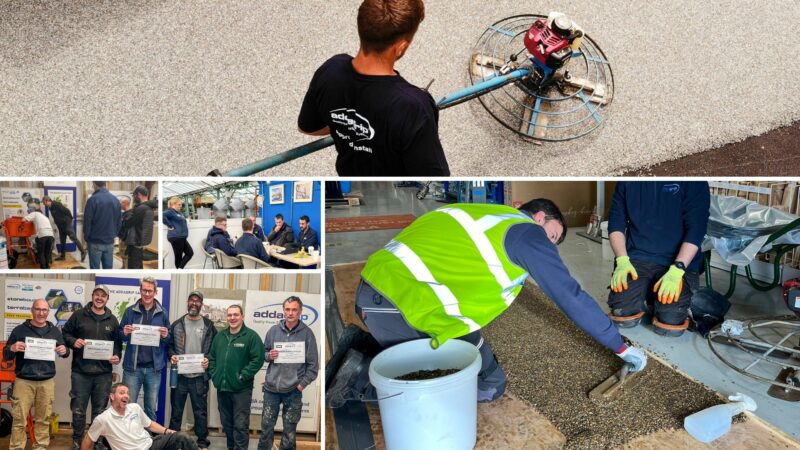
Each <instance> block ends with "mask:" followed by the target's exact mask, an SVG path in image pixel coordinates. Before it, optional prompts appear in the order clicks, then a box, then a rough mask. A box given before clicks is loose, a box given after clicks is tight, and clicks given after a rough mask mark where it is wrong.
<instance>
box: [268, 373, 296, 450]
mask: <svg viewBox="0 0 800 450" xmlns="http://www.w3.org/2000/svg"><path fill="white" fill-rule="evenodd" d="M281 404H283V431H282V432H281V447H280V450H295V449H296V448H297V442H296V441H297V423H298V422H300V415H301V414H302V413H303V393H302V392H300V391H299V390H298V389H297V388H295V389H294V390H292V392H287V393H285V394H282V393H280V392H270V391H268V390H266V389H265V390H264V410H263V412H262V414H261V437H260V438H259V439H258V450H272V444H273V441H274V440H275V424H276V423H278V410H279V409H280V407H281Z"/></svg>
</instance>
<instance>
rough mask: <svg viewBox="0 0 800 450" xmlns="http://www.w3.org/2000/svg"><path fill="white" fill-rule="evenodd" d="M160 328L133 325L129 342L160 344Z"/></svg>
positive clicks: (149, 344)
mask: <svg viewBox="0 0 800 450" xmlns="http://www.w3.org/2000/svg"><path fill="white" fill-rule="evenodd" d="M160 328H161V327H156V326H153V325H133V334H131V344H133V345H145V346H148V347H158V346H159V344H161V331H160V330H159V329H160Z"/></svg>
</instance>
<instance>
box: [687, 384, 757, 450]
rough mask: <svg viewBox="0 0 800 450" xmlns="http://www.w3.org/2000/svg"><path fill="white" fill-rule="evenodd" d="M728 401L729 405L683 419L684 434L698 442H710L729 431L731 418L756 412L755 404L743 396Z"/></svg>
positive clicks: (718, 406) (731, 397) (711, 408)
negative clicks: (747, 412)
mask: <svg viewBox="0 0 800 450" xmlns="http://www.w3.org/2000/svg"><path fill="white" fill-rule="evenodd" d="M728 400H730V401H731V403H725V404H722V405H715V406H712V407H710V408H706V409H704V410H702V411H700V412H696V413H694V414H692V415H690V416H687V417H686V418H685V419H683V427H684V428H685V429H686V432H688V433H689V435H691V436H692V437H693V438H695V439H697V440H698V441H700V442H711V441H713V440H714V439H717V438H719V437H720V436H722V435H724V434H725V433H727V432H728V431H729V430H730V429H731V419H732V418H733V416H735V415H737V414H740V413H742V412H744V411H755V410H756V402H755V401H754V400H753V399H752V398H750V397H748V396H746V395H744V394H741V393H737V394H736V395H731V396H730V397H728Z"/></svg>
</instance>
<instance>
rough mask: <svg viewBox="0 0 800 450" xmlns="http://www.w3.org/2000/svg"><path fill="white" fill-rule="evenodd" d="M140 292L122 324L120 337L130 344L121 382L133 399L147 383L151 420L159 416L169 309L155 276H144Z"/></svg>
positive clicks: (147, 403) (124, 316) (146, 393)
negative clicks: (159, 393) (161, 295)
mask: <svg viewBox="0 0 800 450" xmlns="http://www.w3.org/2000/svg"><path fill="white" fill-rule="evenodd" d="M139 293H140V294H141V298H139V300H137V301H136V303H134V304H133V305H131V306H129V307H128V308H127V309H126V310H125V313H124V314H123V315H122V320H120V324H119V335H120V338H121V339H122V342H125V343H126V344H127V347H126V348H125V357H124V358H123V360H122V369H123V375H122V382H123V383H124V384H125V385H126V386H128V389H129V390H130V398H131V401H132V402H134V403H135V402H136V401H137V400H138V398H139V390H140V389H141V388H142V386H144V412H145V414H147V417H149V418H150V420H156V407H157V405H156V403H157V399H158V389H159V388H160V387H161V371H162V370H164V366H165V365H166V361H165V359H166V348H167V342H168V338H169V313H168V312H167V310H165V309H164V308H162V307H161V303H159V302H158V300H156V294H158V288H157V287H156V280H155V278H153V277H144V278H142V282H141V283H140V286H139Z"/></svg>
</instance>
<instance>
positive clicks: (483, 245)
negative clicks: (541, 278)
mask: <svg viewBox="0 0 800 450" xmlns="http://www.w3.org/2000/svg"><path fill="white" fill-rule="evenodd" d="M436 211H438V212H443V213H446V214H450V215H451V216H452V217H453V218H454V219H456V220H457V221H458V223H459V225H461V226H462V227H463V228H464V230H465V231H466V232H467V234H468V235H469V237H470V238H472V242H474V243H475V245H476V246H477V247H478V251H479V252H480V253H481V256H482V257H483V260H484V261H486V265H487V266H488V267H489V271H490V272H492V275H494V278H495V279H496V280H497V284H499V285H500V286H504V289H503V293H502V296H503V299H505V302H506V306H509V305H511V302H513V301H514V297H515V296H514V294H513V293H512V292H510V289H511V288H512V287H513V285H512V284H511V279H510V278H508V274H506V272H505V270H504V269H503V264H502V263H501V262H500V257H499V256H497V252H496V251H495V250H494V248H493V247H492V243H491V242H489V238H488V237H486V230H488V229H490V228H492V227H494V226H495V225H497V224H498V223H500V222H502V221H503V220H508V219H512V218H514V219H520V218H522V219H527V218H528V217H527V216H525V215H524V214H502V215H490V216H483V217H481V218H480V219H478V220H474V219H473V218H472V217H470V216H469V214H467V212H466V211H463V210H460V209H455V208H440V209H437V210H436Z"/></svg>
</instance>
